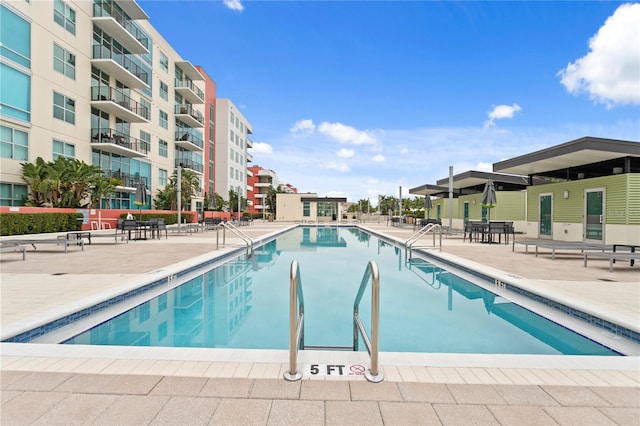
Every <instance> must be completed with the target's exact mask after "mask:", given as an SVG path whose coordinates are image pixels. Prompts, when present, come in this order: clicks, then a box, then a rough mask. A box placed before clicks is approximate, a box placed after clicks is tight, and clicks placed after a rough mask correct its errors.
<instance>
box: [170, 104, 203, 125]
mask: <svg viewBox="0 0 640 426" xmlns="http://www.w3.org/2000/svg"><path fill="white" fill-rule="evenodd" d="M175 114H177V115H188V116H190V117H191V118H193V119H194V120H196V121H197V122H198V123H200V125H201V126H204V117H203V116H202V113H201V112H200V111H198V110H197V109H195V108H194V107H193V105H190V104H183V105H176V106H175Z"/></svg>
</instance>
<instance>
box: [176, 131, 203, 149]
mask: <svg viewBox="0 0 640 426" xmlns="http://www.w3.org/2000/svg"><path fill="white" fill-rule="evenodd" d="M174 140H176V141H182V142H190V143H192V144H194V145H195V146H197V147H198V148H200V149H203V148H204V141H203V140H202V139H200V138H199V137H197V136H195V135H194V134H193V133H189V132H188V131H187V130H186V129H183V130H178V131H176V138H175V139H174Z"/></svg>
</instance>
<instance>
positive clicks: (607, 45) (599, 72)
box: [558, 3, 640, 108]
mask: <svg viewBox="0 0 640 426" xmlns="http://www.w3.org/2000/svg"><path fill="white" fill-rule="evenodd" d="M589 50H590V51H589V53H587V55H585V56H583V57H582V58H579V59H577V60H576V61H575V62H573V63H569V64H568V65H567V67H566V68H564V69H563V70H560V72H558V76H559V77H561V80H560V82H561V83H562V84H563V85H564V86H565V87H566V89H567V91H568V92H569V93H571V94H574V95H577V94H580V93H588V94H589V97H590V98H591V99H593V100H594V101H595V102H599V103H603V104H605V105H607V107H609V108H610V107H613V106H614V105H616V104H640V78H638V76H640V3H635V4H623V5H622V6H620V7H619V8H618V9H616V11H615V12H614V13H613V15H611V16H610V17H609V18H608V19H607V21H606V22H605V23H604V25H603V26H602V27H601V28H600V29H599V30H598V32H597V33H596V34H595V35H594V36H593V37H591V39H589Z"/></svg>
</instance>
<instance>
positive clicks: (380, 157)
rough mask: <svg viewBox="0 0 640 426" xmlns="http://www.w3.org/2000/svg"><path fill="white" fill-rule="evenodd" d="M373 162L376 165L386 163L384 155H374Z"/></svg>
mask: <svg viewBox="0 0 640 426" xmlns="http://www.w3.org/2000/svg"><path fill="white" fill-rule="evenodd" d="M371 161H373V162H374V163H384V155H382V154H378V155H374V156H373V157H372V158H371Z"/></svg>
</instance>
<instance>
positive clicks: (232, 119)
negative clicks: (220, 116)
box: [229, 112, 236, 124]
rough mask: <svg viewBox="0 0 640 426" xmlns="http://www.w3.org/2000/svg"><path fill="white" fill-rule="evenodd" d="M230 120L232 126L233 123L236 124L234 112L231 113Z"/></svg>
mask: <svg viewBox="0 0 640 426" xmlns="http://www.w3.org/2000/svg"><path fill="white" fill-rule="evenodd" d="M229 118H230V119H231V124H233V123H235V122H236V119H235V117H234V115H233V112H231V113H230V114H229Z"/></svg>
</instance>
